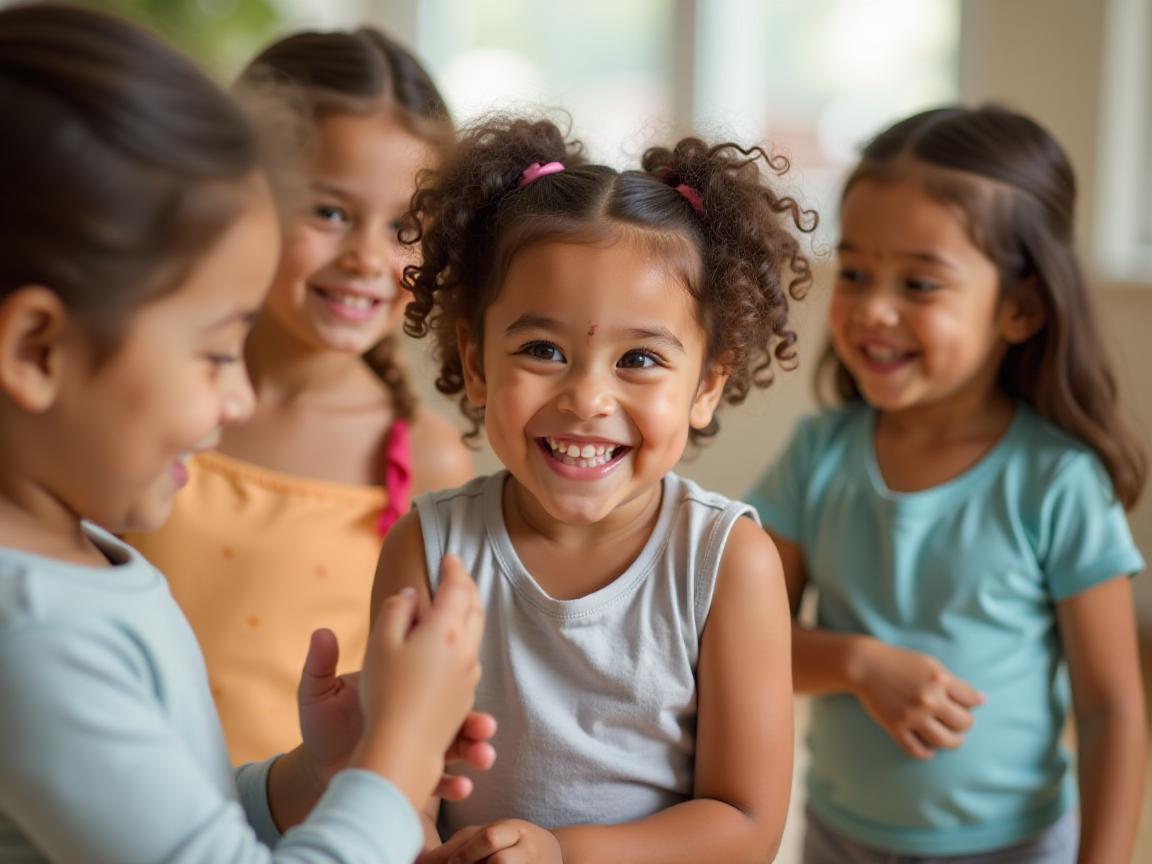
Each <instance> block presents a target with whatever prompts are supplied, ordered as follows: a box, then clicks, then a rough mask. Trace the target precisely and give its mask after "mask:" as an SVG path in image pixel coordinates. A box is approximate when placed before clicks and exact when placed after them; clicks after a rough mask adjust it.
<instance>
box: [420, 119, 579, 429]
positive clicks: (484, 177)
mask: <svg viewBox="0 0 1152 864" xmlns="http://www.w3.org/2000/svg"><path fill="white" fill-rule="evenodd" d="M550 162H559V163H561V164H563V165H565V166H566V167H568V168H573V167H576V166H578V165H581V164H583V162H584V159H583V148H582V147H581V145H580V144H579V142H574V141H568V140H567V139H566V136H565V135H564V133H563V132H562V131H561V130H560V129H559V128H558V127H557V126H556V125H555V124H554V123H552V122H550V121H547V120H537V121H529V120H518V119H510V118H503V117H494V118H488V119H486V120H484V121H482V122H481V123H479V124H477V125H475V126H473V127H471V128H470V129H468V130H465V132H464V133H463V135H462V136H461V138H460V140H459V142H458V144H457V146H456V148H455V150H454V152H453V158H452V159H451V160H450V161H449V163H448V164H446V165H445V166H444V167H443V168H441V169H438V170H429V171H426V172H424V173H423V174H422V175H421V177H420V179H419V181H418V185H417V190H416V193H415V194H414V195H413V197H412V204H411V213H412V215H413V217H414V221H413V223H412V225H411V226H410V227H408V228H406V229H404V230H403V231H401V235H400V240H401V242H402V243H405V244H407V245H416V244H419V247H420V259H421V263H420V264H419V265H411V266H409V267H406V268H405V270H404V285H405V287H407V288H408V290H409V291H411V292H412V295H413V300H412V302H410V303H409V304H408V308H407V309H406V311H405V313H404V318H405V321H404V332H405V333H407V334H408V335H409V336H413V337H416V338H420V337H423V336H426V335H428V334H429V333H431V334H432V335H433V339H434V343H435V346H436V347H435V349H434V356H435V357H436V360H437V361H438V363H439V364H440V374H439V375H438V376H437V378H436V389H437V390H439V391H440V392H441V393H444V394H445V395H448V396H454V395H457V394H462V392H463V390H464V371H463V360H462V358H461V356H460V351H459V347H458V345H457V335H458V334H457V326H458V324H462V325H464V326H466V327H467V328H469V330H470V331H471V332H472V333H474V334H480V333H481V332H482V325H483V312H484V309H485V308H486V307H487V305H488V299H489V295H490V293H491V292H492V291H493V290H494V287H495V286H494V285H493V284H492V282H493V278H492V272H493V268H494V266H495V265H496V261H495V256H496V246H497V243H496V240H497V237H498V224H497V223H498V222H499V219H500V216H501V213H502V210H503V209H504V206H505V204H506V201H507V199H509V198H510V197H511V196H513V195H514V194H516V193H522V192H523V190H521V189H520V188H519V183H520V179H521V176H522V175H523V173H524V170H525V169H526V168H528V167H529V166H530V165H532V164H533V163H541V164H546V163H550ZM533 191H535V190H533ZM459 401H460V407H461V410H462V411H463V412H464V415H465V416H466V417H467V418H468V419H469V420H470V421H471V422H472V424H473V429H472V431H470V432H469V433H467V434H466V436H465V437H466V438H467V439H473V438H475V437H476V435H477V433H478V431H479V427H480V424H481V421H482V418H483V409H481V408H478V407H476V406H474V405H471V404H470V403H469V402H468V400H467V397H466V396H464V395H460V400H459Z"/></svg>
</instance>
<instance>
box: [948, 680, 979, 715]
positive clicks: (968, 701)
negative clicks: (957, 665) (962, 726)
mask: <svg viewBox="0 0 1152 864" xmlns="http://www.w3.org/2000/svg"><path fill="white" fill-rule="evenodd" d="M947 689H948V696H949V698H950V699H952V701H953V702H957V703H959V704H960V705H961V706H963V707H964V708H977V707H979V706H981V705H983V704H984V694H983V693H981V692H980V691H979V690H977V689H976V688H975V687H973V686H972V685H970V684H969V683H968V682H967V681H961V680H960V679H959V678H952V679H951V680H950V681H949V682H948V687H947Z"/></svg>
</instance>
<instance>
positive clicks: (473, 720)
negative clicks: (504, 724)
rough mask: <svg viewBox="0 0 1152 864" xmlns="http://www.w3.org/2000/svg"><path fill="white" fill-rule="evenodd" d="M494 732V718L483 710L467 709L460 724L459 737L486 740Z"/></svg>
mask: <svg viewBox="0 0 1152 864" xmlns="http://www.w3.org/2000/svg"><path fill="white" fill-rule="evenodd" d="M495 734H496V718H495V717H493V716H492V715H491V714H485V713H484V712H483V711H469V712H468V716H467V717H465V718H464V722H463V723H462V724H461V725H460V737H461V738H468V739H470V740H472V741H487V740H488V739H490V738H491V737H492V736H494V735H495Z"/></svg>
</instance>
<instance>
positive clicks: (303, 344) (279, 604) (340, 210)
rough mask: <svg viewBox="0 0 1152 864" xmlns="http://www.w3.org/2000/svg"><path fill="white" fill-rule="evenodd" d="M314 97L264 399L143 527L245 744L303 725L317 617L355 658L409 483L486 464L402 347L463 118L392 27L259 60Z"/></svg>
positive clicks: (265, 345) (252, 79)
mask: <svg viewBox="0 0 1152 864" xmlns="http://www.w3.org/2000/svg"><path fill="white" fill-rule="evenodd" d="M242 84H243V85H244V87H245V88H255V89H257V90H261V91H269V90H270V91H271V92H272V94H273V96H274V97H279V98H285V99H288V100H291V101H294V102H298V103H300V104H298V105H296V106H295V107H297V108H298V109H299V108H302V109H303V113H304V116H305V125H306V126H307V127H310V133H311V134H310V137H311V146H310V147H308V148H307V150H308V151H309V152H308V161H307V166H306V169H305V174H306V181H307V182H306V186H307V188H306V189H305V190H304V194H305V199H306V200H305V201H304V202H302V203H303V205H304V206H302V207H301V209H300V211H299V215H298V216H297V217H296V218H294V219H293V220H292V221H291V225H290V227H289V231H288V236H287V239H286V246H285V250H284V253H283V255H282V257H281V260H280V266H279V270H278V272H277V274H276V277H275V279H274V281H273V284H272V289H271V292H270V293H269V295H268V299H267V300H266V301H265V304H264V309H263V311H262V313H261V315H260V317H259V318H258V319H257V321H256V324H255V326H254V328H253V331H252V335H251V337H250V338H249V340H248V343H247V346H246V349H245V358H246V360H247V362H248V367H249V369H250V371H251V375H252V381H253V384H254V386H255V390H256V405H255V408H254V410H253V412H252V416H251V417H250V418H249V419H248V420H246V421H245V422H244V423H243V424H239V425H235V426H232V427H229V429H227V430H226V431H225V432H224V434H223V437H222V438H221V440H220V443H219V446H218V448H217V449H216V450H214V451H212V452H205V453H198V454H196V455H195V456H194V457H193V458H192V461H191V464H190V465H189V468H188V471H189V483H188V488H187V489H186V490H185V491H184V492H183V494H182V495H181V496H180V499H179V500H178V501H177V503H176V507H175V511H174V513H173V516H172V518H171V519H170V520H169V521H168V523H167V525H166V526H165V527H164V529H163V530H161V531H159V532H157V533H155V534H151V535H147V534H140V535H136V534H134V535H132V536H130V537H129V538H128V539H129V541H130V542H131V543H133V544H134V545H136V546H137V547H138V548H139V549H140V550H141V551H142V552H144V554H145V555H146V556H147V557H148V558H149V559H150V560H151V561H153V562H154V563H155V564H156V565H157V566H158V567H160V568H161V569H162V570H164V572H165V573H167V574H168V578H169V580H170V582H171V584H172V591H173V594H174V595H175V597H176V600H177V602H178V603H179V604H180V606H181V607H182V608H183V610H184V612H185V614H186V615H187V616H188V618H189V620H190V621H191V623H192V628H193V630H195V632H196V635H197V637H198V638H199V640H200V644H201V645H202V646H203V649H204V654H205V657H206V659H207V662H208V675H209V679H210V681H211V683H212V691H213V695H214V696H215V698H216V705H217V707H218V709H219V711H220V715H221V718H222V720H223V723H224V732H225V738H226V740H227V741H228V746H229V750H230V751H231V754H232V757H233V760H234V761H248V760H251V759H262V758H265V757H267V756H270V755H272V754H274V753H278V752H280V751H282V750H284V749H286V748H288V747H290V746H292V743H293V742H294V741H295V740H296V736H297V735H299V729H298V724H297V720H296V707H295V706H296V674H297V670H298V669H299V666H300V662H301V660H302V658H303V652H302V647H303V646H302V634H307V633H310V632H311V631H312V630H314V629H315V628H316V627H317V626H319V625H320V624H321V623H323V624H325V625H327V626H330V627H332V629H333V630H334V631H335V632H336V634H337V635H338V637H339V639H340V642H341V644H343V645H344V646H346V647H347V649H348V650H347V651H346V652H345V653H346V656H347V657H348V658H349V659H350V660H352V661H353V662H355V660H356V658H357V657H359V656H360V655H361V654H362V653H363V650H364V642H365V639H366V637H367V633H368V628H367V616H366V615H365V614H364V610H365V609H366V608H367V605H368V599H369V596H370V594H371V586H372V573H373V571H374V569H375V565H376V560H377V557H378V556H379V553H380V544H381V540H382V535H383V533H384V532H385V531H387V530H388V528H389V527H390V525H391V524H392V522H394V521H395V519H396V517H397V516H399V515H400V514H402V513H404V512H405V511H406V510H407V509H408V507H409V498H410V494H411V493H412V492H417V493H419V492H422V491H426V490H430V489H439V488H444V487H452V486H456V485H458V484H460V483H462V482H464V481H465V480H467V479H468V478H470V477H471V476H472V469H471V457H470V455H469V451H468V450H467V449H466V448H465V447H464V446H463V444H462V443H461V441H460V435H459V433H458V432H457V431H456V430H455V429H454V428H453V427H452V426H451V425H450V424H449V423H448V422H447V421H446V420H444V419H441V418H439V417H437V416H435V415H433V414H430V413H428V412H426V411H423V410H420V409H419V408H418V407H417V406H416V404H415V400H414V399H413V396H412V393H411V392H410V391H409V389H408V385H407V381H406V378H405V373H404V371H403V369H402V368H401V366H400V365H399V363H398V361H397V359H396V357H395V345H394V342H395V336H393V335H391V334H392V332H393V331H394V330H395V329H396V328H397V327H398V325H399V323H400V320H401V318H402V315H403V310H404V306H405V304H406V303H407V301H408V300H409V299H410V297H409V295H408V293H407V292H406V291H404V290H403V289H402V286H401V284H400V271H401V268H402V266H403V264H404V263H406V262H407V261H408V260H409V258H408V256H406V255H404V254H402V252H401V250H400V248H399V246H398V241H397V237H396V234H397V229H398V227H399V224H400V221H401V219H402V217H403V215H404V213H405V212H406V211H407V209H408V201H409V198H410V197H411V195H412V191H413V188H414V179H415V175H416V173H417V171H418V170H419V169H420V168H422V167H424V166H427V165H431V164H435V162H436V161H437V160H438V159H439V158H440V157H441V155H442V151H443V149H444V147H445V146H446V145H447V144H448V143H449V142H450V140H451V138H452V135H453V131H452V127H451V124H450V121H449V119H448V114H447V111H446V109H445V107H444V103H443V101H442V100H441V98H440V95H439V93H438V92H437V91H436V88H435V86H434V85H433V83H432V81H431V79H430V78H429V77H428V75H427V73H425V71H424V70H423V69H422V68H421V67H420V65H419V64H418V63H417V62H416V60H415V59H414V58H413V57H412V55H411V54H409V53H408V52H407V51H406V50H404V49H403V48H401V47H400V46H399V45H397V44H396V43H394V42H392V41H390V40H389V39H387V38H386V37H384V36H383V35H382V34H380V33H379V32H377V31H375V30H371V29H363V30H358V31H356V32H352V33H341V32H337V33H300V34H296V35H294V36H289V37H287V38H285V39H283V40H281V41H280V42H277V43H275V44H274V45H272V46H271V47H269V48H268V49H267V50H265V51H264V52H263V53H262V54H261V55H260V56H258V57H257V58H256V59H255V60H254V61H253V62H252V64H251V66H250V67H249V69H248V70H247V71H246V72H245V73H244V76H243V80H242Z"/></svg>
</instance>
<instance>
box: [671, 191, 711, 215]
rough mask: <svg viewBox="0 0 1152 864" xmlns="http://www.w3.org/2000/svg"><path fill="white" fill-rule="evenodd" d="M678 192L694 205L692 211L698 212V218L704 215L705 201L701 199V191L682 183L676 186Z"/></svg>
mask: <svg viewBox="0 0 1152 864" xmlns="http://www.w3.org/2000/svg"><path fill="white" fill-rule="evenodd" d="M676 191H677V192H679V193H680V195H681V196H682V197H683V198H684V200H685V201H687V202H688V203H689V204H691V205H692V209H693V210H695V211H696V215H697V216H703V215H704V201H703V200H702V199H701V198H700V190H699V189H695V188H693V187H691V186H689V185H688V184H687V183H680V184H678V185H677V186H676Z"/></svg>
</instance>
